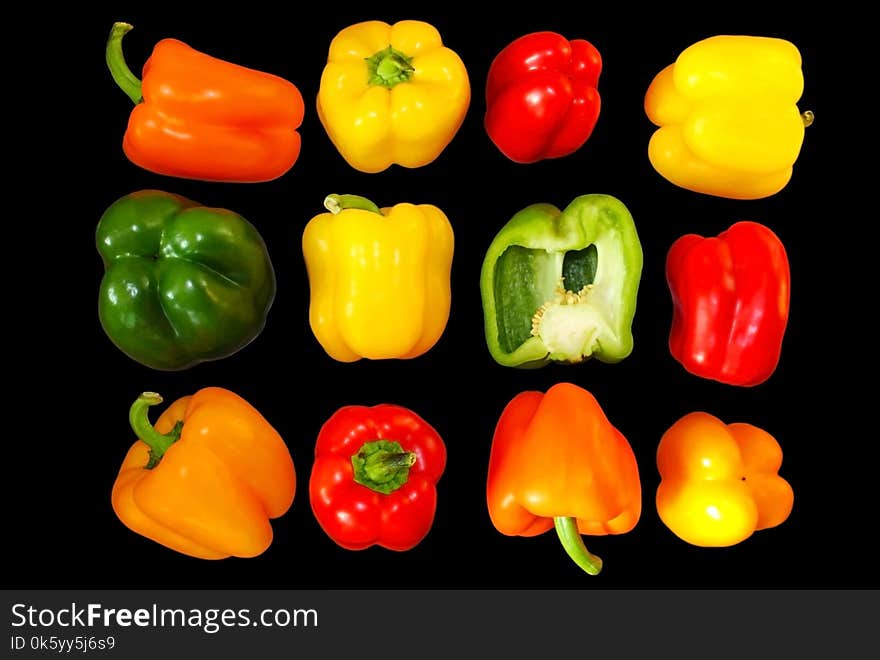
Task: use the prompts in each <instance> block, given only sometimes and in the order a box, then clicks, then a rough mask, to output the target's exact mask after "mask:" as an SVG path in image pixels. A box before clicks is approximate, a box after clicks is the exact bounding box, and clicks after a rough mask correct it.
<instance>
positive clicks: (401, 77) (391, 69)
mask: <svg viewBox="0 0 880 660" xmlns="http://www.w3.org/2000/svg"><path fill="white" fill-rule="evenodd" d="M366 62H367V72H368V74H369V75H368V77H367V83H368V84H370V85H381V86H382V87H387V88H388V89H391V88H392V87H394V86H395V85H398V84H400V83H402V82H406V81H407V80H409V79H410V78H412V76H413V74H414V73H415V71H416V70H415V68H414V67H413V65H412V58H411V57H409V56H408V55H406V54H405V53H401V52H400V51H399V50H396V49H394V48H392V47H391V46H388V48H383V49H382V50H380V51H379V52H378V53H374V54H373V55H371V56H370V57H368V58H366Z"/></svg>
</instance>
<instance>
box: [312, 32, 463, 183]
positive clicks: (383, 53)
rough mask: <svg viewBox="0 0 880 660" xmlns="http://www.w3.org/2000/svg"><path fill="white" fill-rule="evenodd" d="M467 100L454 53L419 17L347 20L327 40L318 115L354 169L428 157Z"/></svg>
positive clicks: (450, 133)
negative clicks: (352, 22)
mask: <svg viewBox="0 0 880 660" xmlns="http://www.w3.org/2000/svg"><path fill="white" fill-rule="evenodd" d="M470 100H471V88H470V81H469V80H468V75H467V71H466V70H465V67H464V63H463V62H462V61H461V58H459V56H458V55H457V54H456V53H455V52H453V51H452V50H450V49H449V48H445V47H444V46H443V41H442V39H441V38H440V33H439V32H437V30H436V28H434V27H433V26H431V25H429V24H428V23H424V22H422V21H400V22H398V23H395V24H394V25H388V24H387V23H383V22H381V21H367V22H364V23H357V24H356V25H351V26H349V27H347V28H345V29H344V30H342V32H340V33H339V34H337V35H336V37H335V38H334V39H333V41H332V42H331V44H330V53H329V56H328V60H327V65H326V66H325V68H324V72H323V74H322V75H321V84H320V88H319V90H318V117H320V119H321V123H322V124H323V125H324V129H325V130H326V131H327V135H328V136H329V137H330V140H331V141H332V142H333V144H334V145H335V146H336V148H337V149H338V150H339V153H340V154H342V157H343V158H345V160H346V161H348V163H349V165H351V166H352V167H353V168H355V169H356V170H360V171H361V172H381V171H382V170H385V169H387V168H388V167H390V166H391V164H392V163H397V164H399V165H402V166H404V167H421V166H422V165H427V164H428V163H430V162H432V161H433V160H434V159H436V158H437V156H439V155H440V153H441V152H442V151H443V150H444V149H445V148H446V145H448V144H449V142H450V141H451V140H452V138H453V137H454V136H455V134H456V132H458V129H459V127H460V126H461V123H462V121H464V116H465V114H466V113H467V109H468V106H469V105H470Z"/></svg>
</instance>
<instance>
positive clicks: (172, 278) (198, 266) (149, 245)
mask: <svg viewBox="0 0 880 660" xmlns="http://www.w3.org/2000/svg"><path fill="white" fill-rule="evenodd" d="M96 239H97V247H98V252H99V253H100V254H101V258H102V259H103V261H104V268H105V272H104V277H103V279H102V280H101V288H100V294H99V299H98V315H99V318H100V321H101V326H102V327H103V328H104V331H105V332H106V333H107V336H108V337H109V338H110V339H111V340H112V341H113V343H114V344H116V346H117V347H118V348H119V349H120V350H122V351H123V352H124V353H125V354H127V355H128V356H129V357H131V358H133V359H134V360H137V361H138V362H140V363H141V364H144V365H146V366H148V367H152V368H153V369H161V370H168V371H172V370H179V369H185V368H187V367H190V366H193V365H194V364H196V363H198V362H203V361H206V360H216V359H219V358H222V357H226V356H228V355H231V354H232V353H235V352H236V351H238V350H239V349H241V348H242V347H244V346H245V345H247V344H248V343H250V342H251V341H252V340H253V339H254V338H255V337H256V336H257V335H258V334H259V333H260V332H261V331H262V329H263V326H264V325H265V322H266V315H267V314H268V312H269V308H270V307H271V305H272V301H273V300H274V298H275V271H274V269H273V267H272V262H271V260H270V259H269V253H268V251H267V249H266V245H265V243H264V242H263V239H262V237H261V236H260V234H259V233H258V232H257V230H256V228H255V227H254V226H253V225H252V224H250V223H249V222H248V221H247V220H245V219H244V218H242V217H241V216H240V215H238V214H236V213H233V212H232V211H227V210H226V209H217V208H207V207H203V206H200V205H199V204H197V203H196V202H193V201H191V200H188V199H186V198H184V197H180V196H178V195H172V194H170V193H165V192H161V191H158V190H142V191H140V192H135V193H132V194H130V195H126V196H125V197H123V198H121V199H119V200H117V201H116V202H115V203H113V204H112V205H111V206H110V208H108V209H107V210H106V211H105V212H104V215H103V216H101V220H100V221H99V223H98V229H97V232H96Z"/></svg>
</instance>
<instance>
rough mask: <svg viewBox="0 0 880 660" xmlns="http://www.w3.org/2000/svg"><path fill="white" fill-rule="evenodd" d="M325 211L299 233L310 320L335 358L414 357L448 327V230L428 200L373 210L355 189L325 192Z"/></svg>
mask: <svg viewBox="0 0 880 660" xmlns="http://www.w3.org/2000/svg"><path fill="white" fill-rule="evenodd" d="M324 206H325V207H326V208H327V210H329V211H330V213H322V214H320V215H317V216H315V217H314V218H312V220H311V221H309V223H308V224H307V225H306V228H305V231H304V232H303V237H302V249H303V256H304V258H305V262H306V270H307V272H308V277H309V286H310V302H309V324H310V325H311V328H312V332H313V333H314V334H315V338H316V339H317V340H318V342H319V343H320V344H321V346H323V348H324V350H325V351H327V354H328V355H329V356H330V357H332V358H333V359H334V360H339V361H340V362H354V361H356V360H359V359H361V358H369V359H373V360H379V359H386V358H414V357H418V356H419V355H422V354H423V353H425V352H426V351H427V350H428V349H430V348H431V347H432V346H433V345H434V344H435V343H437V340H438V339H440V336H441V335H442V334H443V330H444V329H445V328H446V321H447V320H448V319H449V306H450V303H451V299H452V294H451V285H450V271H451V268H452V252H453V233H452V225H450V223H449V220H448V218H447V217H446V215H445V214H444V213H443V212H442V211H441V210H440V209H438V208H437V207H436V206H432V205H430V204H421V205H418V206H416V205H413V204H405V203H404V204H397V205H395V206H394V207H393V208H384V209H379V207H377V206H376V205H375V204H373V203H372V202H371V201H369V200H367V199H364V198H363V197H358V196H357V195H329V196H328V197H327V199H325V200H324Z"/></svg>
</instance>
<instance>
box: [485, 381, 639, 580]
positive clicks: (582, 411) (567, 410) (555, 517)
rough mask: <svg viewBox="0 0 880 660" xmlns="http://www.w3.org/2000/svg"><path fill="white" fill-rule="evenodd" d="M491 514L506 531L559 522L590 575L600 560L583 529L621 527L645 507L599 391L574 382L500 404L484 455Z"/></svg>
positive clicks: (523, 532) (628, 453) (625, 446)
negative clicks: (587, 543) (487, 452)
mask: <svg viewBox="0 0 880 660" xmlns="http://www.w3.org/2000/svg"><path fill="white" fill-rule="evenodd" d="M486 500H487V503H488V507H489V516H490V518H491V519H492V524H493V525H494V526H495V528H496V529H497V530H498V531H499V532H501V533H502V534H505V535H507V536H537V535H538V534H543V533H544V532H546V531H548V530H549V529H550V528H551V527H555V528H556V532H557V534H558V536H559V540H560V541H561V542H562V546H563V548H565V551H566V552H567V553H568V555H569V556H570V557H571V559H572V560H573V561H574V562H575V563H576V564H577V565H578V566H580V567H581V568H582V569H583V570H584V571H586V572H587V573H589V574H590V575H596V574H598V573H599V572H600V571H601V570H602V560H601V559H600V558H599V557H597V556H595V555H593V554H592V553H590V552H589V551H588V550H587V548H586V546H585V545H584V541H583V538H582V537H581V534H589V535H594V536H596V535H606V534H623V533H625V532H628V531H630V530H631V529H633V527H635V526H636V523H637V522H638V520H639V516H640V515H641V510H642V491H641V482H640V480H639V470H638V465H637V464H636V459H635V455H634V454H633V451H632V448H631V447H630V445H629V443H628V442H627V440H626V438H625V437H624V436H623V434H621V433H620V431H618V430H617V429H616V428H615V427H614V426H612V425H611V423H610V422H609V421H608V418H607V417H606V416H605V413H604V412H603V411H602V408H601V407H600V406H599V403H598V402H597V401H596V398H595V397H594V396H593V395H592V394H590V393H589V392H588V391H586V390H584V389H582V388H580V387H578V386H576V385H572V384H571V383H559V384H557V385H554V386H553V387H551V388H550V389H549V390H547V393H546V394H544V393H542V392H522V393H520V394H518V395H517V396H515V397H514V398H513V399H512V400H511V401H510V403H508V404H507V406H506V407H505V409H504V412H503V413H502V414H501V418H500V419H499V420H498V425H497V426H496V427H495V435H494V437H493V439H492V448H491V452H490V455H489V476H488V480H487V485H486Z"/></svg>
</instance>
